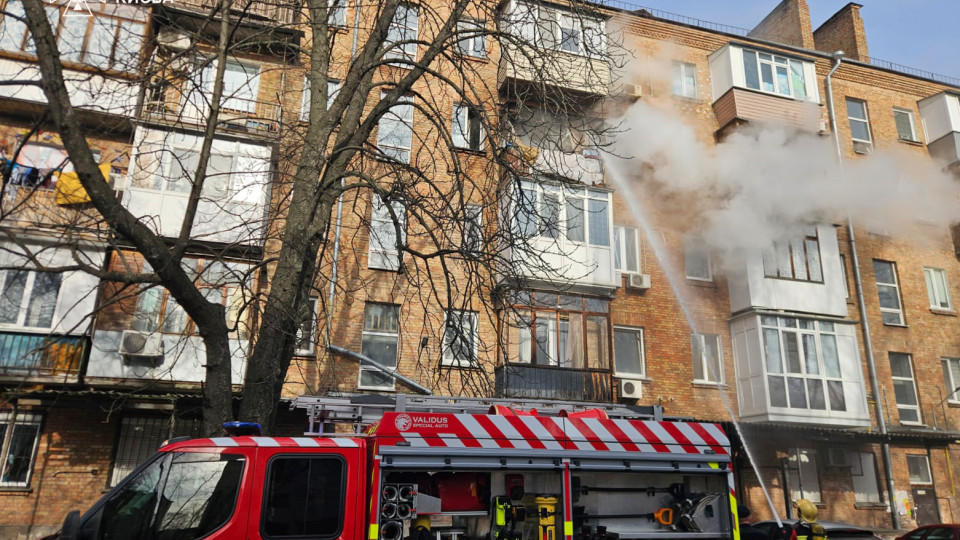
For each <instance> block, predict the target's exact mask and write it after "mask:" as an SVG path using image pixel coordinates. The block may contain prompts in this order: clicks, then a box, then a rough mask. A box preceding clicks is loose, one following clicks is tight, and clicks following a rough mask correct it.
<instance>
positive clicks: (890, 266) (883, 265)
mask: <svg viewBox="0 0 960 540" xmlns="http://www.w3.org/2000/svg"><path fill="white" fill-rule="evenodd" d="M873 274H874V275H875V276H876V278H877V294H878V295H879V296H880V315H881V316H882V317H883V324H892V325H898V326H903V325H904V321H903V307H902V306H903V304H901V302H900V285H899V284H898V282H897V267H896V265H895V264H894V263H892V262H888V261H878V260H876V259H874V261H873Z"/></svg>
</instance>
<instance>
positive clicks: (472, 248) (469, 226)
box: [461, 204, 484, 254]
mask: <svg viewBox="0 0 960 540" xmlns="http://www.w3.org/2000/svg"><path fill="white" fill-rule="evenodd" d="M463 211H464V222H463V238H462V243H461V249H463V250H464V251H465V252H468V253H473V254H479V253H481V252H482V251H483V240H484V239H483V207H482V206H480V205H479V204H468V205H466V206H465V207H464V209H463Z"/></svg>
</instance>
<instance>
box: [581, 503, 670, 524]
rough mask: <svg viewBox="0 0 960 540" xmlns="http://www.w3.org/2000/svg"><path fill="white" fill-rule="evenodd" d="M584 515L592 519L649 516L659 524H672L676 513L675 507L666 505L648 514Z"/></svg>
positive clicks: (648, 517) (585, 517)
mask: <svg viewBox="0 0 960 540" xmlns="http://www.w3.org/2000/svg"><path fill="white" fill-rule="evenodd" d="M583 517H584V519H591V520H593V519H639V518H647V519H651V520H653V521H656V522H657V523H659V524H661V525H666V526H670V525H673V517H674V514H673V508H666V507H664V508H661V509H659V510H657V511H656V512H649V513H646V514H601V515H593V514H586V515H584V516H583Z"/></svg>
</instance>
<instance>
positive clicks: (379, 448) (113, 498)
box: [60, 395, 739, 540]
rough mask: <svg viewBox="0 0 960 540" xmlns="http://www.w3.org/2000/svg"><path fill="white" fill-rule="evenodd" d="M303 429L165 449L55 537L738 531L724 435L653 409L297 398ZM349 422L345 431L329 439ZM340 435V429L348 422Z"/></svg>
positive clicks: (693, 534)
mask: <svg viewBox="0 0 960 540" xmlns="http://www.w3.org/2000/svg"><path fill="white" fill-rule="evenodd" d="M295 406H296V407H301V408H304V409H306V412H307V414H308V418H309V426H310V429H309V431H308V432H307V434H305V436H303V437H261V436H255V435H253V436H251V435H241V436H226V437H215V438H206V439H190V440H181V441H174V442H171V443H169V444H167V445H165V446H164V447H162V448H161V449H160V450H159V451H158V452H157V453H156V454H155V455H154V456H153V457H152V458H151V459H149V460H147V461H146V462H145V463H143V464H142V465H140V466H139V467H138V468H137V469H136V470H135V471H133V472H132V473H131V474H130V475H129V476H128V477H127V478H126V479H124V480H123V481H122V482H120V483H119V484H118V485H117V486H116V487H115V488H114V489H113V490H111V491H110V492H109V493H108V494H106V495H105V496H104V497H103V498H102V499H101V500H100V501H98V502H97V503H96V504H95V505H94V506H93V507H92V508H90V510H88V511H87V512H86V513H85V514H84V515H83V516H82V517H81V516H80V515H79V512H73V513H72V514H71V516H69V517H68V518H67V520H66V521H65V523H64V528H63V531H61V533H60V538H62V539H70V540H73V539H83V540H93V539H97V540H100V539H104V540H113V539H144V540H174V539H176V540H190V539H200V538H205V539H210V540H215V539H248V540H254V539H264V540H271V539H292V538H298V539H299V538H304V539H307V538H309V539H318V540H334V539H343V540H405V539H413V540H427V539H429V540H559V539H561V538H562V539H563V540H618V539H624V540H629V539H642V538H664V539H666V538H703V539H710V538H732V539H735V540H738V539H739V534H738V530H737V526H736V524H737V518H736V500H735V498H734V489H733V473H732V469H731V463H730V445H729V441H728V439H727V436H726V435H725V434H724V432H723V430H722V429H721V428H720V426H719V425H717V424H710V423H698V422H688V421H679V420H664V419H663V418H662V410H661V409H659V408H653V407H650V408H636V407H634V408H631V407H625V406H618V405H597V406H595V407H586V406H584V405H583V404H579V405H574V404H571V403H557V402H537V403H530V402H527V403H517V402H512V403H508V402H496V401H492V400H481V399H460V398H458V399H450V398H440V397H416V398H414V397H411V396H402V395H400V396H397V397H396V399H392V400H390V401H389V402H385V400H383V399H382V398H381V399H375V400H374V401H373V402H370V401H364V400H363V399H348V398H309V397H307V398H299V399H298V400H297V402H296V403H295ZM343 422H349V423H352V424H353V430H352V431H353V433H345V434H343V433H335V432H331V431H337V430H338V429H337V427H336V426H337V425H338V424H342V423H343ZM343 429H344V428H343V427H342V426H341V427H340V428H339V430H340V431H342V430H343Z"/></svg>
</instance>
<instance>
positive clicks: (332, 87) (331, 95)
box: [300, 78, 340, 122]
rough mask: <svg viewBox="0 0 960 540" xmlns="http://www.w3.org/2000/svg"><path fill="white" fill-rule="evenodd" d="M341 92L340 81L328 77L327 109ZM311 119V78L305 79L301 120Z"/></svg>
mask: <svg viewBox="0 0 960 540" xmlns="http://www.w3.org/2000/svg"><path fill="white" fill-rule="evenodd" d="M339 93H340V81H334V80H330V79H327V109H329V108H330V105H332V104H333V100H335V99H337V94H339ZM308 120H310V79H307V78H304V79H303V100H302V101H301V103H300V121H301V122H306V121H308Z"/></svg>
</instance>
